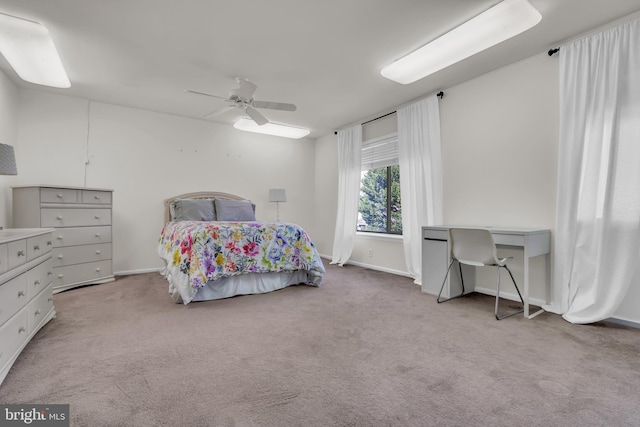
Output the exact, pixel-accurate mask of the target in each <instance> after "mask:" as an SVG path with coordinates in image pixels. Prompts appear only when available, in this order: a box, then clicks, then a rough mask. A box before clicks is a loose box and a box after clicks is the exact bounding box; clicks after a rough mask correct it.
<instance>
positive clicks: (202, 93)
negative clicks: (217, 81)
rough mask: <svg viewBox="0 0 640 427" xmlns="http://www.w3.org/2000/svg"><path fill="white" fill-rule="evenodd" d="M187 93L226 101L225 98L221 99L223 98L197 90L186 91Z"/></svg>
mask: <svg viewBox="0 0 640 427" xmlns="http://www.w3.org/2000/svg"><path fill="white" fill-rule="evenodd" d="M187 92H189V93H195V94H196V95H204V96H210V97H212V98H219V99H224V100H226V99H227V98H225V97H223V96H218V95H211V94H210V93H204V92H198V91H197V90H187Z"/></svg>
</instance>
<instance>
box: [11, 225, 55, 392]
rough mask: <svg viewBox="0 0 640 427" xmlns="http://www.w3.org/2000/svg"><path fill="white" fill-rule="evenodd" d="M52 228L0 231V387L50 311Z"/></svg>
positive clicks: (52, 314)
mask: <svg viewBox="0 0 640 427" xmlns="http://www.w3.org/2000/svg"><path fill="white" fill-rule="evenodd" d="M53 231H54V230H53V229H50V228H49V229H46V228H43V229H12V230H0V384H1V383H2V381H3V380H4V378H5V377H6V376H7V373H8V372H9V369H11V366H13V364H14V362H15V361H16V359H17V358H18V356H19V355H20V353H21V352H22V350H23V349H24V347H25V346H26V345H27V343H28V342H29V341H30V340H31V338H32V337H33V336H34V335H35V334H36V332H38V331H39V330H40V328H42V327H43V326H44V325H45V324H46V323H47V322H48V321H49V320H51V319H52V318H53V317H55V314H56V312H55V310H54V308H53V265H52V262H51V250H52V248H53V240H52V234H51V233H52V232H53Z"/></svg>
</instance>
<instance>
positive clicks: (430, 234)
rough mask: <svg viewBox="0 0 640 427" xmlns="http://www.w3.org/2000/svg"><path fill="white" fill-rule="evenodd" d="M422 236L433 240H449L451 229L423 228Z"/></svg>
mask: <svg viewBox="0 0 640 427" xmlns="http://www.w3.org/2000/svg"><path fill="white" fill-rule="evenodd" d="M422 238H424V239H432V240H449V230H437V229H432V228H429V229H423V230H422Z"/></svg>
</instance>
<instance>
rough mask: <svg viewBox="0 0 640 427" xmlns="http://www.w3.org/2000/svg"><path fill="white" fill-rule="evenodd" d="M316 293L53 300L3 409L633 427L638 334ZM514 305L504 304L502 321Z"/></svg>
mask: <svg viewBox="0 0 640 427" xmlns="http://www.w3.org/2000/svg"><path fill="white" fill-rule="evenodd" d="M326 267H327V274H326V276H325V281H324V283H323V286H321V287H320V288H313V287H309V286H294V287H290V288H287V289H284V290H281V291H276V292H273V293H270V294H263V295H250V296H242V297H235V298H230V299H226V300H218V301H209V302H198V303H192V304H189V305H187V306H183V305H178V304H174V303H173V302H172V301H171V300H170V298H169V296H168V294H167V288H168V285H167V283H166V281H165V280H164V278H163V277H161V276H160V275H159V274H156V273H150V274H141V275H136V276H127V277H120V278H118V280H117V281H116V282H113V283H108V284H103V285H96V286H90V287H84V288H79V289H75V290H71V291H67V292H64V293H61V294H57V295H55V296H54V304H55V307H56V311H57V313H58V315H57V317H56V318H55V319H54V320H52V321H51V322H50V323H49V324H48V325H47V326H45V328H43V329H42V330H41V331H40V332H39V333H38V334H37V336H36V337H35V338H34V339H33V341H32V342H31V343H30V344H29V345H28V346H27V348H26V349H25V351H24V352H23V353H22V355H21V356H20V357H19V359H18V361H17V362H16V364H15V365H14V367H13V368H12V369H11V371H10V372H9V375H8V376H7V378H6V379H5V382H4V383H3V385H2V386H0V402H2V403H43V404H53V403H68V404H70V412H71V425H73V426H165V425H166V426H238V427H244V426H278V427H281V426H470V425H475V426H520V425H528V426H625V425H626V426H637V425H640V409H639V408H640V392H639V390H640V357H639V356H638V355H639V354H640V331H639V330H636V329H631V328H626V327H622V326H619V325H615V324H609V323H604V322H603V323H598V324H594V325H582V326H579V325H572V324H569V323H567V322H565V321H564V320H562V318H560V317H559V316H556V315H552V314H547V313H545V314H542V315H541V316H539V317H537V318H535V319H533V320H524V319H523V318H522V317H519V316H518V317H513V318H509V319H505V320H502V321H496V320H495V318H494V317H493V301H494V300H493V299H492V298H491V297H488V296H484V295H479V294H472V295H471V296H468V297H465V298H462V299H458V300H455V301H451V302H448V303H446V304H436V302H435V297H433V296H429V295H425V294H422V293H421V292H420V289H419V287H418V286H416V285H414V284H413V283H412V281H411V280H410V279H407V278H403V277H398V276H394V275H390V274H386V273H382V272H377V271H372V270H367V269H363V268H359V267H354V266H346V267H336V266H331V265H326ZM507 305H508V304H505V309H506V308H507V307H506V306H507Z"/></svg>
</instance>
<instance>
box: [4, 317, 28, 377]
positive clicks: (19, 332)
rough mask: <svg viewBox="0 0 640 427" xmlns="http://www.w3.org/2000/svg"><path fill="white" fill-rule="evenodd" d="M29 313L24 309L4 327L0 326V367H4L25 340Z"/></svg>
mask: <svg viewBox="0 0 640 427" xmlns="http://www.w3.org/2000/svg"><path fill="white" fill-rule="evenodd" d="M28 319H29V313H28V312H27V307H24V308H23V309H22V310H21V311H20V312H19V313H18V314H16V315H15V316H13V318H11V320H9V321H8V322H7V323H5V324H4V325H2V326H0V367H2V366H4V365H5V364H6V363H7V362H8V361H9V359H11V357H12V356H13V355H15V353H16V351H18V349H19V348H20V347H21V346H22V344H24V343H25V341H26V340H27V337H28V336H29V334H28V329H29V320H28Z"/></svg>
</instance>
